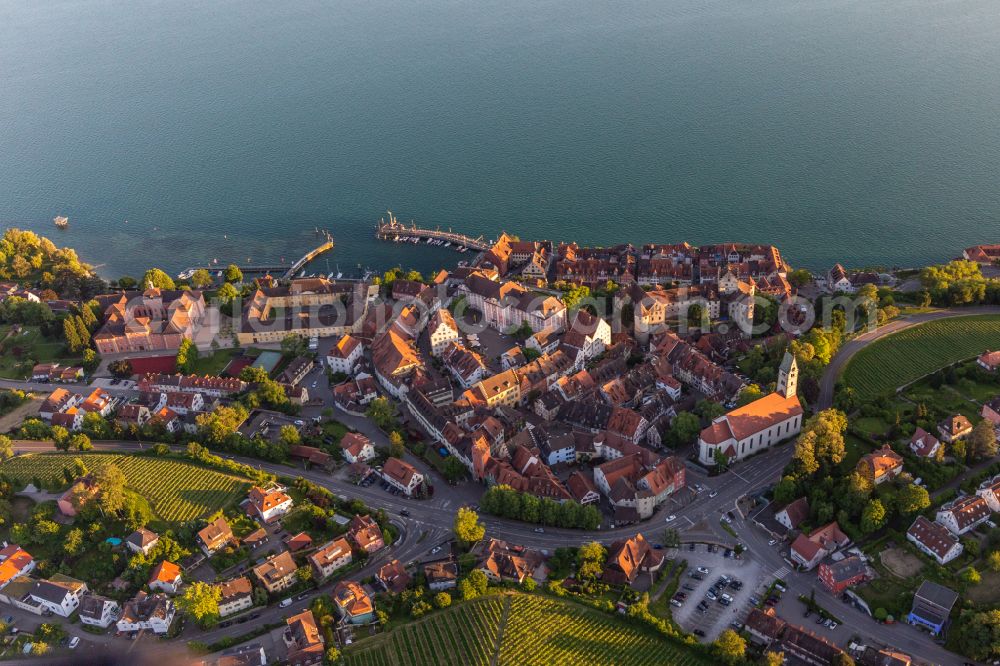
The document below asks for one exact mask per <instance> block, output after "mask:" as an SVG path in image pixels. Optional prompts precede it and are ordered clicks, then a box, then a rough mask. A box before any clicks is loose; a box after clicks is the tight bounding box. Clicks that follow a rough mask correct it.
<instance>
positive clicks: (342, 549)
mask: <svg viewBox="0 0 1000 666" xmlns="http://www.w3.org/2000/svg"><path fill="white" fill-rule="evenodd" d="M353 559H354V558H353V555H352V553H351V544H349V543H348V542H347V539H345V538H343V537H340V538H339V539H334V540H333V541H330V542H328V543H326V544H324V545H322V546H320V547H319V548H318V549H317V550H316V551H314V552H313V553H312V554H311V555H310V556H309V565H310V566H311V567H312V570H313V578H315V579H316V580H318V581H321V580H325V579H327V578H329V577H330V576H332V575H333V574H334V573H335V572H336V571H337V570H338V569H342V568H344V567H346V566H347V565H348V564H350V563H351V562H352V561H353Z"/></svg>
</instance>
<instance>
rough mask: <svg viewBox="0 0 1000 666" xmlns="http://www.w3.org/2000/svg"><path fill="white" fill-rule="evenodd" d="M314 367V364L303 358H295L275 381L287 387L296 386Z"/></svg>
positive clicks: (310, 360)
mask: <svg viewBox="0 0 1000 666" xmlns="http://www.w3.org/2000/svg"><path fill="white" fill-rule="evenodd" d="M314 367H316V362H315V361H313V360H312V359H311V358H308V357H305V356H296V357H295V358H293V359H292V360H291V361H289V362H288V365H286V366H285V369H284V370H282V371H281V374H280V375H278V377H277V381H278V382H280V383H282V384H288V385H289V386H297V385H298V384H299V382H301V381H302V380H303V379H305V378H306V375H308V374H309V372H310V371H311V370H312V369H313V368H314Z"/></svg>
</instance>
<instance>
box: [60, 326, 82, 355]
mask: <svg viewBox="0 0 1000 666" xmlns="http://www.w3.org/2000/svg"><path fill="white" fill-rule="evenodd" d="M63 339H65V340H66V347H68V348H69V350H70V351H71V352H74V353H75V352H78V351H80V350H81V349H83V347H84V342H83V340H82V339H81V338H80V332H79V331H78V330H77V328H76V318H75V317H66V318H65V319H63Z"/></svg>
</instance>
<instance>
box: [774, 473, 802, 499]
mask: <svg viewBox="0 0 1000 666" xmlns="http://www.w3.org/2000/svg"><path fill="white" fill-rule="evenodd" d="M797 496H798V487H797V486H796V483H795V479H793V478H792V477H790V476H784V477H782V478H781V480H780V481H778V483H777V484H775V486H774V501H775V503H776V504H788V503H789V502H791V501H793V500H795V498H796V497H797Z"/></svg>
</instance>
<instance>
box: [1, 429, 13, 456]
mask: <svg viewBox="0 0 1000 666" xmlns="http://www.w3.org/2000/svg"><path fill="white" fill-rule="evenodd" d="M13 455H14V444H13V442H12V441H11V439H10V437H8V436H7V435H0V460H7V459H8V458H10V457H11V456H13Z"/></svg>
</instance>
